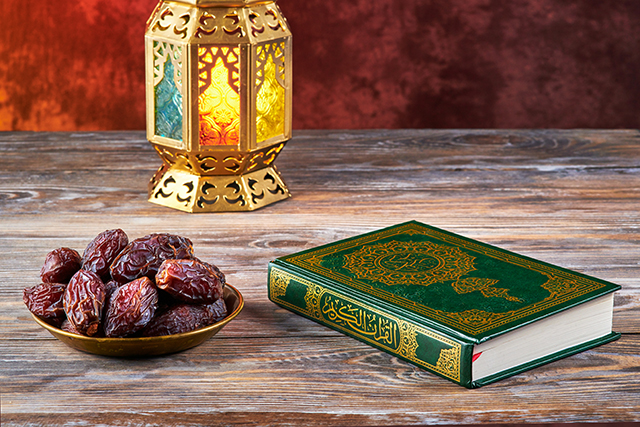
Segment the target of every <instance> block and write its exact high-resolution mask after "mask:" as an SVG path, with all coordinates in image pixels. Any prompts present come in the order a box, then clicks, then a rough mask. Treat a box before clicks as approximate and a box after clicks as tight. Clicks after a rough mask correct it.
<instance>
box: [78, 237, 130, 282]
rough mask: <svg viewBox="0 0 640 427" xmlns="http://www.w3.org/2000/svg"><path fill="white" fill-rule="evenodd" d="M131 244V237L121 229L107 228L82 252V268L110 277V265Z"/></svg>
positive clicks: (106, 277) (103, 277)
mask: <svg viewBox="0 0 640 427" xmlns="http://www.w3.org/2000/svg"><path fill="white" fill-rule="evenodd" d="M128 244H129V237H127V234H126V233H125V232H124V231H122V230H121V229H119V228H117V229H114V230H106V231H103V232H102V233H100V234H98V235H97V236H96V237H95V238H94V239H93V240H92V241H91V242H89V244H88V245H87V247H86V248H85V250H84V253H83V254H82V269H83V270H89V271H93V272H94V273H96V274H97V275H98V276H100V278H102V279H108V278H109V267H111V264H112V263H113V261H114V260H115V259H116V257H117V256H118V254H120V252H122V250H123V249H124V248H125V247H126V246H127V245H128Z"/></svg>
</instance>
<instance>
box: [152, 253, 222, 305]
mask: <svg viewBox="0 0 640 427" xmlns="http://www.w3.org/2000/svg"><path fill="white" fill-rule="evenodd" d="M224 284H225V277H224V274H223V273H222V272H221V271H220V270H219V269H218V268H217V267H215V266H213V265H211V264H208V263H206V262H204V261H200V260H198V259H168V260H166V261H164V262H163V263H162V265H161V266H160V269H159V270H158V274H156V286H157V287H158V288H159V289H162V290H163V291H166V292H167V293H169V294H170V295H171V296H173V297H174V298H176V299H178V300H181V301H184V302H188V303H212V302H214V301H216V300H218V299H219V298H220V297H221V296H222V288H223V287H224Z"/></svg>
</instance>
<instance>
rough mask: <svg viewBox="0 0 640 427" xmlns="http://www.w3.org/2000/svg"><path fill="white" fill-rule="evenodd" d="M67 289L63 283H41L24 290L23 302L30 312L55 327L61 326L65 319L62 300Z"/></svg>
mask: <svg viewBox="0 0 640 427" xmlns="http://www.w3.org/2000/svg"><path fill="white" fill-rule="evenodd" d="M66 287H67V285H65V284H62V283H41V284H39V285H38V286H33V287H31V288H26V289H24V291H23V292H22V300H23V301H24V303H25V304H26V305H27V308H28V309H29V311H30V312H32V313H33V314H35V315H36V316H39V317H41V318H42V319H44V320H45V321H46V322H47V323H49V324H51V325H53V326H60V324H61V323H62V321H63V320H64V318H65V313H64V305H63V303H62V299H63V297H64V291H65V288H66Z"/></svg>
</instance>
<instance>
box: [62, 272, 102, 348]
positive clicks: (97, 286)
mask: <svg viewBox="0 0 640 427" xmlns="http://www.w3.org/2000/svg"><path fill="white" fill-rule="evenodd" d="M105 297H106V293H105V286H104V283H102V280H101V279H100V278H99V277H98V276H97V275H96V274H95V273H94V272H92V271H86V270H80V271H78V272H77V273H76V274H74V275H73V277H72V278H71V280H70V281H69V284H68V285H67V289H66V290H65V293H64V300H63V301H64V311H65V313H66V314H67V319H68V320H69V322H71V324H72V325H73V326H74V327H75V328H76V329H77V330H78V332H80V333H81V334H83V335H89V336H94V335H96V334H97V333H98V332H99V329H100V321H101V319H102V309H103V306H104V303H105Z"/></svg>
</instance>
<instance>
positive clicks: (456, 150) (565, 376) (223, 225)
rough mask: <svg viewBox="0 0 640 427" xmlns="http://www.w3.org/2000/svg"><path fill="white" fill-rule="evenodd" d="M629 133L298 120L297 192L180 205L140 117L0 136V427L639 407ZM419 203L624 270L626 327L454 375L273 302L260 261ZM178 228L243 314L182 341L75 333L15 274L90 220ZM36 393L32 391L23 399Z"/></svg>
mask: <svg viewBox="0 0 640 427" xmlns="http://www.w3.org/2000/svg"><path fill="white" fill-rule="evenodd" d="M638 140H639V133H638V131H631V130H629V131H627V130H622V131H591V130H571V131H555V130H536V131H489V130H487V131H475V130H447V131H444V130H443V131H430V130H399V131H384V130H380V131H378V130H376V131H304V132H296V133H295V136H294V139H293V140H292V141H290V142H289V144H288V145H287V147H286V148H285V150H284V151H283V153H282V155H281V157H280V158H279V159H278V160H277V161H276V164H277V165H278V168H279V170H280V171H281V172H282V174H283V176H284V178H285V180H286V182H287V184H288V185H289V186H290V188H291V191H292V193H293V198H292V199H290V200H287V201H285V202H280V203H276V204H274V205H271V206H268V207H266V208H264V209H261V210H259V211H256V212H251V213H224V214H211V215H207V214H201V215H190V214H185V213H182V212H178V211H174V210H171V209H167V208H163V207H159V206H156V205H153V204H151V203H149V202H147V201H146V185H147V182H148V180H149V178H150V177H151V175H152V174H153V172H154V171H155V169H156V168H157V167H158V166H159V164H160V160H159V158H158V157H157V155H156V154H155V153H154V151H153V149H152V148H151V146H150V144H148V143H147V141H146V140H145V139H144V133H142V132H102V133H93V134H90V133H0V339H1V340H2V345H0V360H1V361H2V369H1V370H0V400H1V401H0V404H1V408H2V421H3V422H4V424H3V425H11V426H14V425H15V426H18V425H42V424H46V425H65V424H66V425H68V424H74V423H75V424H88V425H95V424H101V425H105V426H121V425H167V426H170V425H201V424H208V425H317V426H328V425H363V426H374V425H417V424H425V423H435V424H472V423H520V422H522V423H553V422H572V423H578V422H628V421H640V401H639V400H638V398H637V396H638V395H639V393H638V392H639V391H640V390H639V389H638V387H639V386H638V381H637V378H638V374H639V371H640V359H639V356H638V355H639V354H640V341H639V339H640V338H639V337H640V335H639V334H640V322H638V315H637V313H638V312H639V310H640V280H639V279H638V277H640V274H638V273H639V271H640V264H639V263H638V259H639V258H638V254H640V248H639V246H638V239H637V236H638V229H639V228H640V214H639V212H638V211H639V209H638V207H639V206H640V174H639V172H640V144H639V143H638ZM411 219H415V220H418V221H422V222H425V223H427V224H431V225H434V226H437V227H441V228H444V229H447V230H449V231H452V232H456V233H460V234H463V235H466V236H468V237H471V238H475V239H479V240H482V241H485V242H487V243H490V244H495V245H497V246H500V247H503V248H505V249H509V250H512V251H515V252H519V253H522V254H525V255H528V256H532V257H534V258H538V259H541V260H544V261H548V262H552V263H555V264H558V265H560V266H563V267H566V268H570V269H575V270H577V271H580V272H583V273H586V274H590V275H594V276H596V277H599V278H602V279H605V280H610V281H613V282H615V283H619V284H621V285H622V286H623V289H622V290H621V291H620V292H618V293H617V294H616V297H615V309H614V329H615V330H617V331H620V332H622V333H623V337H622V339H620V340H619V341H616V342H614V343H611V344H607V345H605V346H602V347H599V348H596V349H593V350H590V351H587V352H585V353H581V354H579V355H576V356H572V357H570V358H567V359H563V360H561V361H557V362H554V363H552V364H550V365H547V366H545V367H541V368H538V369H535V370H533V371H530V372H527V373H524V374H520V375H518V376H515V377H513V378H510V379H508V380H504V381H501V382H499V383H497V384H494V385H490V386H487V387H483V388H481V389H479V390H466V389H463V388H461V387H459V386H456V385H455V384H452V383H449V382H448V381H446V380H442V379H440V378H438V377H436V376H434V375H432V374H429V373H427V372H425V371H422V370H420V369H418V368H416V367H413V366H411V365H409V364H407V363H405V362H402V361H399V360H398V359H396V358H394V357H392V356H389V355H387V354H385V353H382V352H380V351H377V350H375V349H372V348H370V347H368V346H366V345H364V344H362V343H359V342H357V341H355V340H353V339H350V338H347V337H344V336H343V335H341V334H339V333H337V332H334V331H332V330H329V329H327V328H324V327H322V326H319V325H317V324H315V323H314V322H311V321H308V320H306V319H303V318H301V317H299V316H296V315H294V314H292V313H290V312H288V311H286V310H283V309H281V308H278V307H277V306H275V305H274V304H272V303H271V302H270V301H269V300H268V298H267V295H266V274H267V273H266V266H267V263H268V262H269V261H270V260H272V259H274V258H276V257H278V256H281V255H285V254H289V253H292V252H296V251H299V250H302V249H307V248H311V247H314V246H317V245H321V244H324V243H329V242H332V241H335V240H338V239H342V238H346V237H351V236H354V235H357V234H360V233H363V232H367V231H372V230H374V229H377V228H381V227H384V226H387V225H392V224H395V223H398V222H402V221H407V220H411ZM108 228H122V229H124V230H125V231H126V232H127V233H128V234H129V235H130V237H132V238H135V237H140V236H143V235H145V234H148V233H151V232H158V231H163V232H171V233H176V234H181V235H184V236H187V237H189V238H191V239H192V240H193V242H194V247H195V249H196V254H197V255H198V256H199V257H201V258H203V259H205V260H207V261H210V262H213V263H214V264H216V265H218V266H219V267H220V268H221V269H222V270H223V271H224V272H225V273H226V274H227V277H228V281H229V282H230V283H232V284H233V285H234V286H236V287H237V288H238V289H239V290H240V291H241V292H242V293H243V295H244V296H245V298H246V307H245V310H244V311H243V313H241V315H240V316H239V317H238V318H237V319H236V320H234V321H233V322H232V323H231V324H229V325H228V326H227V327H226V328H225V329H223V330H222V331H221V332H220V333H219V334H218V335H216V336H215V337H214V338H212V339H211V340H209V341H207V342H205V343H204V344H202V345H201V346H199V347H197V348H194V349H192V350H189V351H186V352H183V353H179V354H176V355H169V356H165V357H158V358H152V359H144V360H121V359H109V358H103V357H99V356H94V355H88V354H84V353H80V352H77V351H75V350H71V349H69V348H67V347H65V346H64V345H62V344H61V343H59V342H58V341H57V340H55V339H54V338H53V337H51V336H50V335H49V334H48V333H47V332H46V331H44V330H42V329H41V328H40V327H39V326H38V325H37V324H36V323H35V322H34V321H33V320H32V319H31V315H30V314H29V312H28V311H27V310H26V308H25V307H24V304H23V303H22V301H21V296H22V289H23V288H24V287H25V286H30V285H33V284H36V283H37V282H38V280H39V279H38V273H39V270H40V266H41V264H42V262H43V260H44V256H45V255H46V253H47V252H49V251H50V250H52V249H54V248H56V247H59V246H69V247H73V248H76V249H78V250H82V249H83V248H84V246H85V245H86V244H87V243H88V242H89V241H90V240H91V239H92V238H93V237H94V236H95V235H96V234H98V233H99V232H101V231H103V230H105V229H108ZM36 402H37V403H36Z"/></svg>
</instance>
